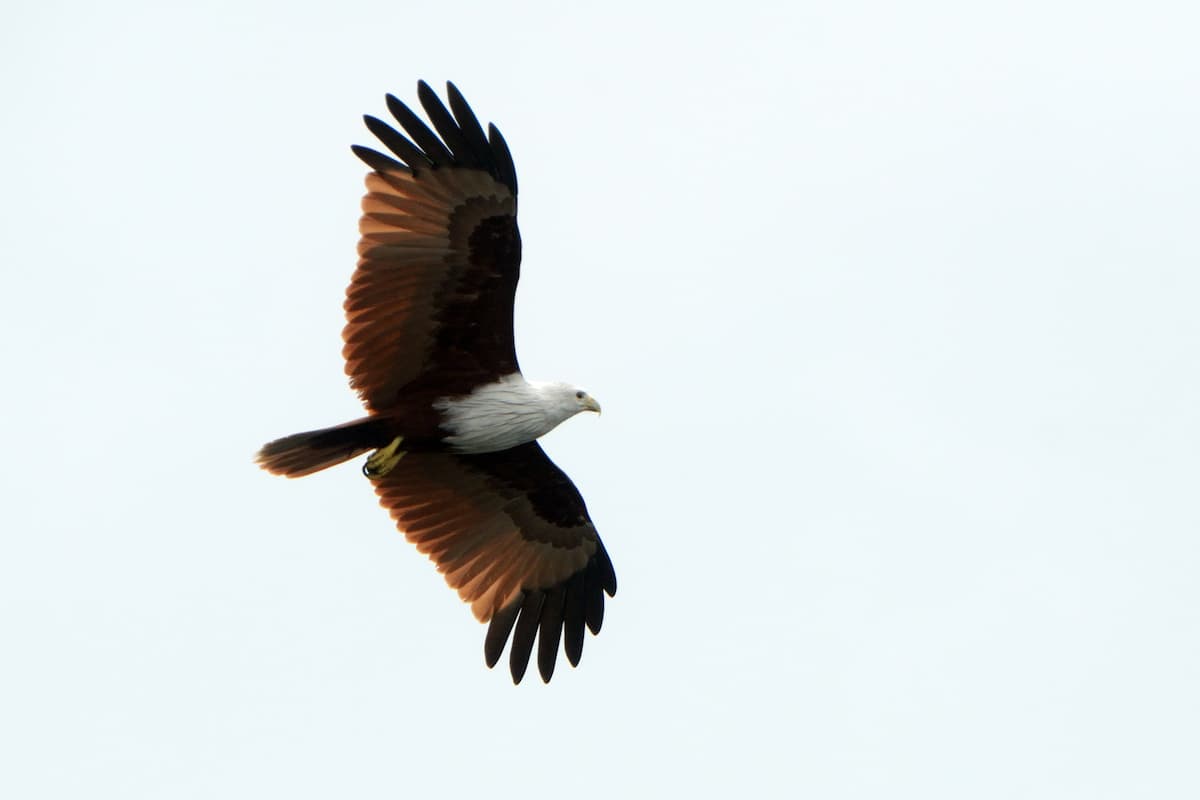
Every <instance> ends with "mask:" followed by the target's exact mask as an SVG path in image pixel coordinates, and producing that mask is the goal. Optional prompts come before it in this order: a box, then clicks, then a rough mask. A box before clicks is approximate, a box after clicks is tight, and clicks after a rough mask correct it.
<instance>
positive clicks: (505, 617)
mask: <svg viewBox="0 0 1200 800" xmlns="http://www.w3.org/2000/svg"><path fill="white" fill-rule="evenodd" d="M523 599H524V598H523V597H518V598H517V599H516V601H514V602H513V603H512V605H510V606H509V607H508V608H502V609H500V610H499V611H497V612H496V613H495V614H493V615H492V621H491V623H490V624H489V625H488V629H487V635H486V636H485V637H484V639H483V660H484V661H485V662H486V663H487V665H488V669H491V668H492V667H494V666H496V664H497V663H499V661H500V656H501V654H503V653H504V645H505V644H506V643H507V642H508V635H509V634H510V633H512V628H513V623H514V622H516V621H517V614H519V613H520V612H521V601H522V600H523Z"/></svg>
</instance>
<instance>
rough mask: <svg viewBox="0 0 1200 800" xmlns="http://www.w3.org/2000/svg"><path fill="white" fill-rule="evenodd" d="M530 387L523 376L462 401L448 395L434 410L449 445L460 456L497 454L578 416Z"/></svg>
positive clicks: (536, 386)
mask: <svg viewBox="0 0 1200 800" xmlns="http://www.w3.org/2000/svg"><path fill="white" fill-rule="evenodd" d="M543 386H544V384H536V383H529V382H527V381H526V380H525V378H524V377H523V376H522V375H521V374H520V373H519V372H518V373H513V374H512V375H506V376H505V377H503V378H501V379H500V380H499V381H497V382H496V383H489V384H485V385H483V386H480V387H478V388H476V389H475V390H474V391H472V392H471V393H470V394H469V395H466V396H462V397H443V398H441V399H439V400H437V401H436V402H434V404H433V407H434V408H436V409H437V410H438V411H441V412H442V415H443V417H444V419H443V422H442V427H443V428H444V429H445V430H446V431H447V433H448V435H447V436H446V437H445V442H446V443H447V444H449V445H450V447H451V448H452V449H454V450H455V451H457V452H460V453H493V452H496V451H497V450H508V449H509V448H512V447H516V446H517V445H521V444H525V443H526V442H532V441H533V440H535V439H537V438H538V437H539V436H543V435H545V434H547V433H549V432H550V431H551V430H553V429H554V428H555V427H557V426H558V424H559V423H560V422H562V421H563V420H565V419H567V417H569V416H571V415H572V414H573V413H574V410H572V411H570V413H564V411H566V409H564V408H562V404H561V403H557V402H554V401H553V399H552V398H551V397H549V396H547V394H546V393H545V392H544V391H543Z"/></svg>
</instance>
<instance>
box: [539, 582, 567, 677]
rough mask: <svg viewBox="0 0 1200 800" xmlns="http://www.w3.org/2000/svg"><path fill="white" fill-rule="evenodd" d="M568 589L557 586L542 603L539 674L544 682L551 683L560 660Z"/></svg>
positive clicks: (561, 585)
mask: <svg viewBox="0 0 1200 800" xmlns="http://www.w3.org/2000/svg"><path fill="white" fill-rule="evenodd" d="M566 597H567V590H566V587H565V586H564V585H563V584H561V583H560V584H559V585H558V586H555V587H554V588H553V589H551V590H550V592H549V593H548V594H547V595H546V602H545V603H544V604H543V605H542V624H541V626H539V628H538V674H540V675H541V676H542V682H543V683H549V682H550V678H551V677H552V676H553V675H554V664H555V662H556V661H558V643H559V640H560V639H561V637H562V626H563V603H564V601H565V600H566Z"/></svg>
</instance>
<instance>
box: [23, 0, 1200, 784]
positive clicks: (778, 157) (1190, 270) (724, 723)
mask: <svg viewBox="0 0 1200 800" xmlns="http://www.w3.org/2000/svg"><path fill="white" fill-rule="evenodd" d="M333 8H334V4H324V3H311V2H299V3H296V2H288V3H282V2H281V3H253V2H250V3H247V2H227V3H207V4H160V3H144V4H139V3H134V2H124V1H123V0H115V2H112V3H104V4H100V3H81V2H76V3H68V2H39V3H22V4H19V5H14V6H13V7H12V8H9V9H7V11H6V14H5V20H6V21H5V24H4V26H3V30H2V31H0V65H2V66H3V69H2V70H0V90H2V91H3V100H4V109H5V110H4V114H3V118H2V121H0V143H2V144H3V147H2V148H0V174H2V175H3V180H2V181H0V214H2V216H3V219H4V224H3V226H2V227H0V264H2V265H3V269H4V287H5V288H4V291H3V292H0V319H2V320H3V325H4V335H3V337H2V339H0V341H2V346H3V348H4V351H3V364H4V365H5V374H6V375H7V379H6V380H5V390H4V398H5V399H4V401H3V408H4V413H3V421H2V422H0V426H2V428H3V430H2V433H3V437H2V439H0V441H3V442H4V445H5V458H4V459H3V460H2V461H0V485H2V486H3V487H4V488H3V497H4V502H3V504H2V506H3V509H2V510H0V529H2V537H3V538H2V540H0V541H2V553H0V614H2V615H3V618H2V622H0V624H2V636H3V640H4V647H3V649H4V653H5V655H4V656H3V657H2V659H0V676H2V679H0V753H3V762H4V764H3V767H2V768H0V795H3V796H4V797H10V798H122V799H123V800H128V799H129V798H172V799H174V798H223V799H228V798H255V799H256V800H257V799H258V798H264V797H288V798H295V799H296V800H300V799H302V798H329V797H345V798H394V797H430V796H435V795H436V796H442V797H474V796H485V795H486V796H488V797H496V798H516V797H529V796H538V797H555V796H562V797H571V798H602V797H603V798H638V797H653V796H668V797H714V798H715V797H731V796H741V797H804V798H869V799H870V800H878V799H879V798H888V799H889V800H891V799H892V798H919V800H931V799H935V798H946V799H947V800H962V799H963V798H971V799H972V800H978V799H980V798H1004V799H1005V800H1009V799H1010V798H1047V799H1048V800H1063V799H1064V798H1086V799H1087V800H1097V799H1098V798H1133V797H1138V798H1142V797H1147V798H1156V799H1159V800H1161V799H1162V798H1194V797H1197V796H1200V770H1198V769H1197V766H1196V754H1197V753H1200V581H1198V580H1197V575H1200V541H1198V533H1200V500H1198V496H1200V493H1198V491H1197V484H1198V479H1200V372H1198V367H1197V354H1198V352H1200V318H1198V315H1197V306H1198V305H1200V224H1198V222H1197V220H1198V219H1200V144H1198V143H1200V102H1198V95H1197V87H1200V48H1198V47H1197V44H1196V42H1197V31H1198V30H1200V12H1197V11H1196V10H1195V8H1196V7H1195V5H1194V4H1193V3H1182V2H1181V3H1173V4H1171V3H1155V2H1148V3H1137V4H1134V3H1095V2H1087V3H1084V2H1078V3H1065V2H1036V3H1034V2H1029V3H996V4H986V5H985V4H979V3H956V2H943V3H932V2H915V3H905V4H891V3H877V2H844V3H823V4H812V3H787V4H784V3H779V4H756V3H738V4H735V5H722V6H715V5H714V6H711V7H710V6H706V5H705V4H696V3H686V4H684V3H680V4H665V3H663V4H647V3H631V4H621V3H605V4H592V5H590V6H589V7H588V8H587V10H583V6H582V5H579V6H575V5H570V6H569V5H567V4H559V3H548V2H547V3H528V4H521V3H516V4H508V3H504V4H501V3H470V2H464V3H451V4H437V3H428V2H426V3H413V4H408V3H405V2H402V0H394V1H393V2H386V3H383V2H380V3H356V2H347V3H340V4H337V10H333ZM576 9H578V10H576ZM420 78H424V79H426V80H429V81H430V82H431V83H433V84H434V85H435V86H436V87H438V88H439V91H440V90H441V88H442V85H443V83H444V81H445V80H447V79H450V80H453V81H455V82H456V83H457V84H458V86H459V87H460V88H461V89H462V90H463V91H464V93H465V94H466V96H467V98H468V99H469V100H470V101H471V103H472V105H473V106H474V108H475V110H476V112H477V113H478V115H479V116H480V118H481V119H483V120H485V121H486V120H491V121H494V122H496V123H497V124H498V125H499V126H500V127H501V129H502V130H503V131H504V133H505V135H506V137H507V139H508V142H509V144H510V145H511V147H512V150H513V153H514V156H515V159H516V164H517V171H518V173H519V175H520V181H521V191H522V195H521V226H522V231H523V234H524V240H525V262H524V267H523V277H522V283H521V286H520V289H519V292H518V307H517V337H518V351H519V353H520V356H521V361H522V365H523V366H524V368H525V371H526V374H528V375H529V376H531V377H534V378H543V379H564V380H570V381H573V382H576V383H579V384H581V385H583V386H586V387H587V388H588V389H589V390H590V391H591V392H592V394H594V395H595V396H596V398H597V399H599V400H600V402H601V403H603V404H604V409H605V412H604V415H603V417H600V418H596V417H593V416H587V417H581V418H578V419H575V420H572V421H571V422H569V423H568V424H567V425H565V426H563V428H561V429H560V430H558V431H556V432H554V433H553V434H552V435H550V436H549V437H547V439H546V440H545V442H544V444H545V446H546V448H547V450H548V451H549V453H550V454H551V456H552V457H553V458H554V459H555V460H556V461H557V462H558V463H559V464H560V465H561V466H562V467H563V468H564V469H566V470H567V471H568V472H569V473H570V475H571V476H572V477H573V478H574V479H575V481H576V483H577V484H578V486H579V488H580V490H581V491H582V492H583V494H584V496H585V497H586V498H587V501H588V505H589V508H590V510H591V512H592V516H593V518H594V519H595V521H596V523H597V525H598V527H599V529H600V531H601V534H602V536H603V537H604V540H605V542H606V544H607V546H608V550H609V552H610V553H611V555H612V558H613V561H614V563H615V565H616V569H617V574H618V576H619V579H620V591H619V593H618V594H617V597H616V598H615V600H613V601H611V602H610V603H609V606H608V613H607V616H606V619H605V626H604V630H603V632H602V634H601V635H600V636H599V637H595V638H592V637H590V636H589V638H588V641H587V643H586V647H585V651H584V657H583V661H582V663H581V665H580V667H579V668H578V669H576V670H571V669H569V668H567V667H566V664H565V660H563V659H560V664H559V670H558V672H557V673H556V675H555V678H554V681H553V683H552V684H551V685H549V686H544V685H542V684H541V682H540V681H538V680H537V679H536V676H533V675H532V674H531V676H530V678H529V679H528V680H526V682H525V683H524V684H522V685H521V686H520V687H516V688H514V687H513V686H512V685H511V683H510V681H509V678H508V675H507V673H506V671H504V670H503V669H497V670H495V671H488V670H487V669H486V668H485V667H484V664H483V657H482V643H483V633H484V628H483V626H480V625H479V624H477V623H476V622H475V621H474V619H473V618H472V616H471V614H470V612H469V610H468V608H467V607H466V606H464V605H462V604H461V603H460V602H459V601H458V599H457V597H456V596H455V594H454V593H453V592H452V591H450V590H448V589H446V588H445V586H444V584H443V582H442V579H441V577H440V576H439V575H438V574H437V573H436V571H435V570H434V568H433V566H432V565H431V564H430V563H429V562H428V561H427V560H426V559H425V558H424V557H423V556H421V555H419V554H418V553H417V552H416V551H415V549H414V548H412V547H411V546H410V545H408V544H407V543H406V542H405V541H404V539H403V537H402V536H401V535H400V534H399V533H397V532H396V531H395V529H394V528H393V526H392V525H391V523H390V521H389V519H388V516H387V514H386V513H385V512H384V511H383V510H382V509H380V508H379V507H378V505H377V503H376V501H375V498H374V495H373V494H372V491H371V488H370V486H369V485H368V483H367V482H366V481H365V479H364V478H363V477H362V476H361V474H360V473H359V471H358V469H357V467H356V466H355V465H346V466H344V467H342V468H339V469H337V470H334V471H330V472H328V473H323V474H320V475H317V476H313V477H310V478H306V479H303V480H298V481H287V480H283V479H280V478H274V477H271V476H269V475H267V474H266V473H263V472H261V471H259V470H258V469H256V468H255V467H254V465H253V464H252V461H251V459H252V455H253V453H254V451H255V450H256V449H257V448H258V446H259V445H261V444H262V443H263V442H265V441H267V440H269V439H272V438H275V437H278V436H280V435H283V434H287V433H291V432H294V431H297V430H303V429H308V428H313V427H319V426H324V425H329V424H333V423H337V422H341V421H343V420H347V419H350V418H353V417H355V416H357V415H358V414H359V412H360V408H359V406H358V403H357V401H356V399H355V397H354V394H353V392H351V391H350V390H349V389H348V387H347V385H346V380H345V377H344V375H343V373H342V362H341V355H340V351H341V338H340V336H341V326H342V312H341V302H342V292H343V290H344V287H345V284H346V282H347V280H348V278H349V276H350V273H351V271H352V269H353V267H354V260H355V256H354V245H355V240H356V235H357V234H356V220H357V217H358V201H359V197H360V195H361V192H362V177H363V174H364V172H365V169H364V167H363V165H362V164H361V163H360V162H359V161H358V160H357V159H356V158H354V156H353V155H352V154H351V153H350V150H349V146H350V144H352V143H361V144H370V143H371V142H372V137H370V135H369V134H368V133H367V131H366V130H365V129H364V128H363V126H362V123H361V118H360V117H361V115H362V114H363V113H371V114H376V115H381V114H384V113H385V107H384V103H383V96H384V94H385V93H386V92H394V93H396V94H398V95H399V96H400V97H401V98H402V99H405V100H413V99H414V98H415V89H416V81H417V80H418V79H420Z"/></svg>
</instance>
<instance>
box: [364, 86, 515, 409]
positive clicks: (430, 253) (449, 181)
mask: <svg viewBox="0 0 1200 800" xmlns="http://www.w3.org/2000/svg"><path fill="white" fill-rule="evenodd" d="M446 87H447V94H448V96H449V100H450V109H451V110H450V111H448V110H447V109H446V107H445V106H444V105H442V102H441V101H440V100H439V99H438V97H437V95H436V94H434V92H433V90H432V89H430V88H429V86H428V84H426V83H425V82H424V81H422V82H421V83H420V84H419V85H418V91H417V96H418V97H419V98H420V100H421V105H422V106H423V107H424V108H425V112H426V114H427V115H428V116H429V119H430V121H431V122H432V123H433V127H434V128H435V129H436V130H437V133H434V131H433V130H431V129H430V128H429V127H428V126H427V125H425V123H423V122H422V121H421V120H420V119H419V118H418V117H417V115H416V114H414V113H413V112H412V111H411V110H410V109H409V108H408V106H406V105H404V104H403V103H401V102H400V101H399V100H397V99H396V98H395V97H393V96H391V95H388V97H387V104H388V108H389V109H390V110H391V112H392V115H393V116H394V117H395V118H396V121H397V122H399V123H400V126H401V127H402V128H403V129H404V130H405V132H406V133H407V134H408V137H406V136H404V135H403V134H401V133H399V132H398V131H396V130H395V129H394V128H392V127H391V126H390V125H388V124H387V123H385V122H383V121H381V120H378V119H376V118H374V117H370V116H368V117H365V120H366V123H367V127H368V128H369V129H370V130H371V132H372V133H374V134H375V135H376V136H377V137H379V140H380V141H381V142H383V144H384V145H386V146H387V148H388V149H389V150H391V151H392V153H394V154H395V155H396V156H397V158H399V159H400V160H399V161H397V160H396V159H395V158H392V157H391V156H387V155H384V154H383V153H380V152H377V151H375V150H372V149H370V148H367V147H360V146H357V145H356V146H355V147H354V152H355V153H356V154H357V155H358V156H359V157H360V158H361V159H362V160H363V161H365V162H366V163H367V164H368V165H369V166H370V167H372V168H373V170H374V171H373V172H372V173H370V174H369V175H368V176H367V194H366V196H365V197H363V201H362V210H363V216H362V219H361V220H360V221H359V232H360V233H361V238H360V239H359V244H358V254H359V261H358V269H357V270H356V271H355V273H354V277H353V278H352V279H351V281H350V286H349V288H348V289H347V290H346V303H345V309H346V319H347V324H346V328H345V331H344V332H343V338H344V339H345V342H346V345H345V348H344V349H343V351H342V352H343V355H344V356H345V358H346V373H347V374H348V375H349V376H350V379H351V384H352V385H353V386H354V387H355V388H356V389H357V390H358V393H359V395H360V396H361V397H362V399H363V401H364V402H365V403H366V404H367V406H368V407H369V408H371V409H372V410H375V411H380V410H386V409H388V408H389V407H391V406H392V405H393V404H394V403H395V401H396V398H397V396H398V394H399V392H400V390H401V388H403V387H405V386H407V385H409V384H411V383H413V382H414V381H417V380H418V379H421V378H428V379H430V380H431V381H432V382H435V383H436V385H437V386H438V387H439V388H443V389H445V391H446V393H447V394H465V393H467V392H469V391H470V390H471V389H472V388H474V387H475V386H478V385H479V384H481V383H489V382H492V381H494V380H496V379H497V378H499V377H500V376H502V375H508V374H511V373H513V372H517V371H518V369H519V368H518V366H517V356H516V351H515V347H514V344H513V298H514V295H515V293H516V288H517V279H518V277H519V274H520V264H521V236H520V233H519V231H518V230H517V177H516V170H515V169H514V167H513V162H512V156H511V155H510V154H509V151H508V145H507V144H505V142H504V139H503V137H501V135H500V131H498V130H497V129H496V127H495V126H494V125H489V126H488V134H487V135H486V136H485V135H484V132H483V129H482V128H481V127H480V125H479V121H478V120H477V119H476V117H475V114H474V113H473V112H472V111H471V108H470V106H468V105H467V101H466V100H464V99H463V96H462V94H460V93H459V91H458V89H456V88H455V87H454V84H447V85H446ZM409 137H411V138H409Z"/></svg>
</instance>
